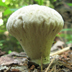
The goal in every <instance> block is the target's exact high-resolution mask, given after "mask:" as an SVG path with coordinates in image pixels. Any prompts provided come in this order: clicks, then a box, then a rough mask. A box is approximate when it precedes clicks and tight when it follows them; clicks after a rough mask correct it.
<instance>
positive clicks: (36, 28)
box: [6, 5, 64, 65]
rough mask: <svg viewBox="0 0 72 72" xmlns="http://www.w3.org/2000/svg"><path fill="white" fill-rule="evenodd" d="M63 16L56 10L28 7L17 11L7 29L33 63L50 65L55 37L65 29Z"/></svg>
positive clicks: (8, 22) (9, 20) (44, 7)
mask: <svg viewBox="0 0 72 72" xmlns="http://www.w3.org/2000/svg"><path fill="white" fill-rule="evenodd" d="M63 25H64V21H63V18H62V16H61V15H60V14H59V13H58V12H57V11H56V10H54V9H52V8H49V7H46V6H40V5H28V6H25V7H23V8H20V9H18V10H17V11H15V12H14V13H13V14H12V15H11V16H10V17H9V19H8V21H7V24H6V28H7V30H8V31H9V33H10V34H11V35H13V36H14V37H15V38H16V39H17V40H18V41H19V42H20V44H21V46H22V48H23V49H24V51H25V52H26V53H27V55H28V56H29V57H30V58H31V61H33V62H35V63H37V64H39V65H40V64H41V57H42V63H43V64H47V63H49V60H50V59H49V58H50V50H51V46H52V43H53V40H54V38H55V35H56V34H57V33H58V32H59V31H60V30H61V29H62V28H63Z"/></svg>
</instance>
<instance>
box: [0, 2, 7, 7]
mask: <svg viewBox="0 0 72 72" xmlns="http://www.w3.org/2000/svg"><path fill="white" fill-rule="evenodd" d="M0 6H3V7H7V8H8V6H7V5H6V4H5V3H3V2H2V1H0Z"/></svg>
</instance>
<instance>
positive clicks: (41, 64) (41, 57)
mask: <svg viewBox="0 0 72 72" xmlns="http://www.w3.org/2000/svg"><path fill="white" fill-rule="evenodd" d="M42 70H43V63H42V56H41V72H42Z"/></svg>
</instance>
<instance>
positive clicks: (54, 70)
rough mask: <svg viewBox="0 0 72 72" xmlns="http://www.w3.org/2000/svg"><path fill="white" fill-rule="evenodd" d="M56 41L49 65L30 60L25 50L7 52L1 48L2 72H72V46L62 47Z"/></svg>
mask: <svg viewBox="0 0 72 72" xmlns="http://www.w3.org/2000/svg"><path fill="white" fill-rule="evenodd" d="M62 45H63V43H62V42H61V43H60V41H59V43H58V42H56V43H55V44H54V45H53V46H52V48H51V53H50V63H49V64H47V65H43V64H42V65H41V66H39V65H38V64H35V63H33V62H30V60H29V58H28V56H27V55H26V53H25V52H21V53H17V52H12V53H10V54H5V52H2V51H1V50H0V72H72V47H66V48H63V47H62Z"/></svg>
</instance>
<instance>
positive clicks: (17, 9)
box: [10, 9, 18, 11]
mask: <svg viewBox="0 0 72 72" xmlns="http://www.w3.org/2000/svg"><path fill="white" fill-rule="evenodd" d="M10 10H11V11H16V10H18V9H10Z"/></svg>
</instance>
